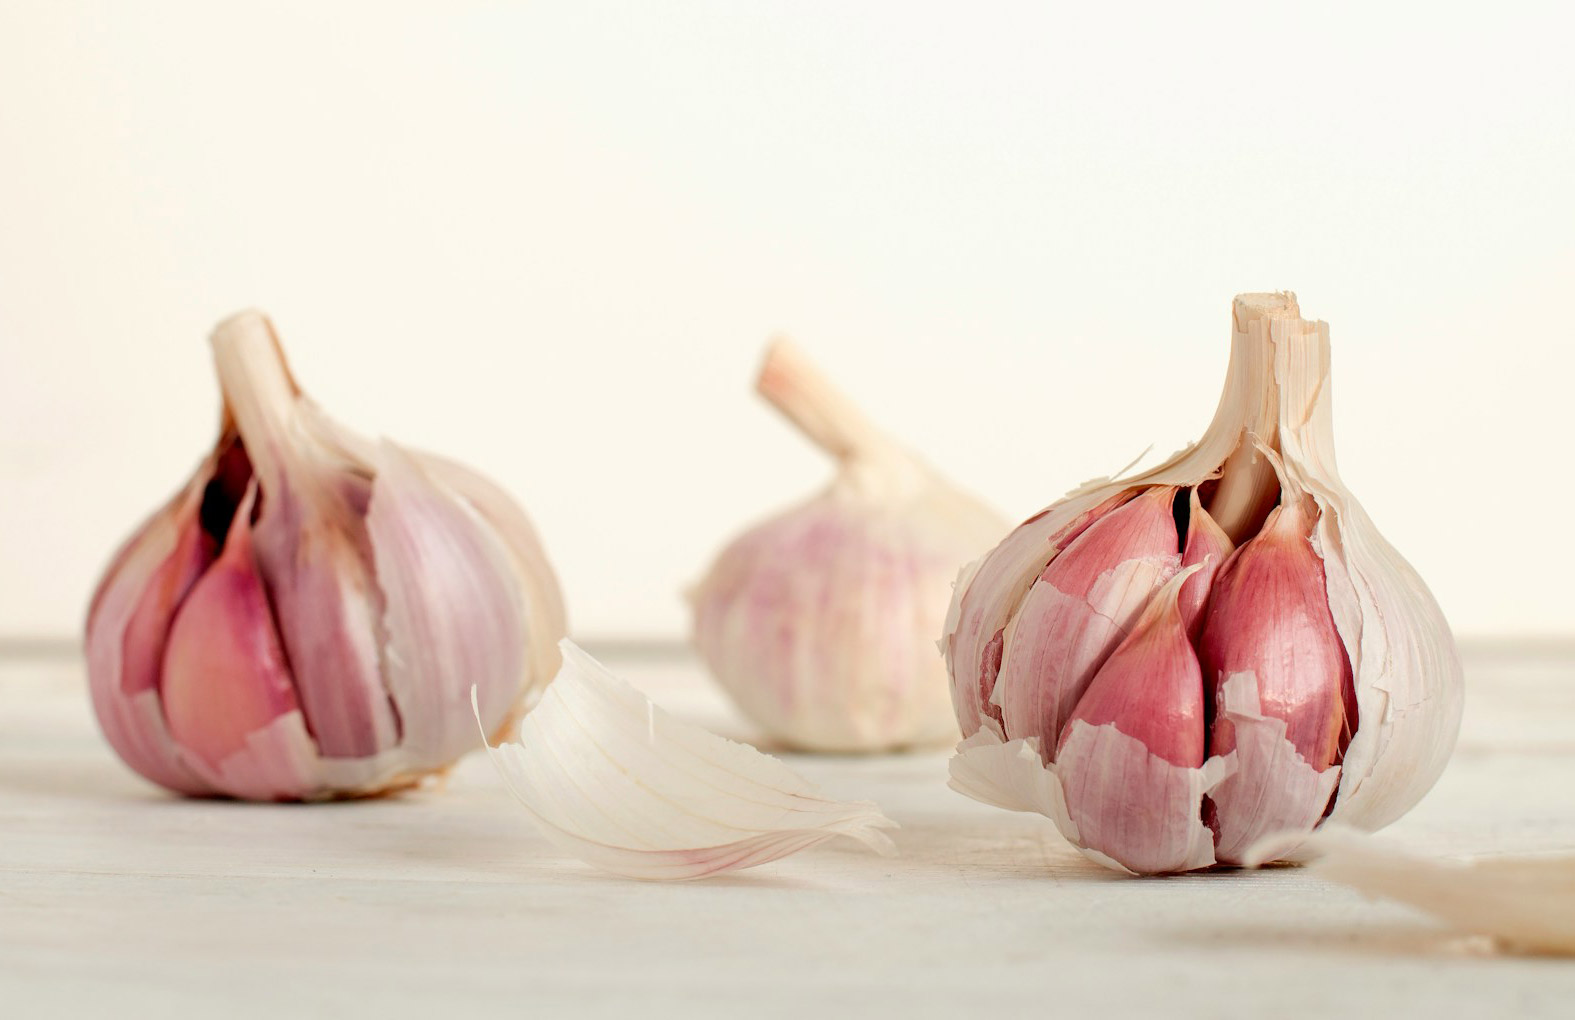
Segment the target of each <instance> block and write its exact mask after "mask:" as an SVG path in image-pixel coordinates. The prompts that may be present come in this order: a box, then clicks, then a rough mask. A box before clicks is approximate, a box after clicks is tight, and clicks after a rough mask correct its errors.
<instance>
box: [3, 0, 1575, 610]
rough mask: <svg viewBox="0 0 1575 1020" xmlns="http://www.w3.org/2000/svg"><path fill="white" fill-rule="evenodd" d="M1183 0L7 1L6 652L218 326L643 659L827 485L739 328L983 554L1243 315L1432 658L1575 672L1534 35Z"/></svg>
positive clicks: (1567, 247)
mask: <svg viewBox="0 0 1575 1020" xmlns="http://www.w3.org/2000/svg"><path fill="white" fill-rule="evenodd" d="M254 7H256V8H257V9H255V10H254V9H253V8H254ZM1197 7H1198V5H1191V4H1186V5H1173V7H1172V9H1171V10H1170V11H1169V12H1158V13H1156V12H1154V11H1150V10H1149V9H1148V8H1146V7H1144V8H1141V9H1120V8H1118V7H1115V6H1109V5H1098V4H1081V5H1075V6H1068V7H1066V8H1064V9H1052V8H1051V5H1044V4H1032V5H1024V6H1020V7H1019V6H997V5H980V4H957V5H952V6H945V7H942V6H929V5H918V4H911V3H910V4H883V5H876V4H849V3H845V2H843V3H828V4H812V3H803V2H795V3H783V4H759V3H756V4H698V3H672V2H668V3H662V4H638V3H627V4H611V5H609V4H600V3H584V2H579V3H562V4H518V5H510V4H460V5H454V4H437V3H433V4H429V5H394V4H389V3H376V4H373V3H335V4H330V5H321V4H284V5H280V4H269V5H236V4H217V5H215V4H195V3H194V4H136V5H132V4H104V5H91V4H83V3H78V2H70V3H64V2H55V3H36V4H28V3H24V4H17V3H6V4H4V5H3V6H0V358H3V360H0V635H3V636H10V637H15V636H45V637H48V636H63V635H70V634H72V633H74V632H75V631H76V630H77V628H78V627H79V625H80V617H81V614H82V611H83V608H84V606H85V603H86V599H87V596H88V593H89V592H90V590H91V586H92V584H93V582H94V579H95V577H96V575H97V573H98V571H99V569H100V568H101V566H102V564H103V561H104V560H105V558H106V557H107V556H108V555H109V553H110V552H111V550H112V549H113V547H114V546H115V544H116V543H117V542H118V541H120V539H121V538H122V537H123V535H124V534H125V533H126V532H128V531H129V530H130V529H131V528H132V527H133V526H134V525H135V524H136V523H137V522H138V520H140V519H141V517H142V516H144V515H145V514H146V513H148V512H149V511H150V510H151V509H152V508H153V507H154V506H155V505H156V504H157V503H159V502H160V501H162V500H163V499H164V498H165V497H166V496H167V495H168V493H169V492H170V491H172V490H173V489H174V488H175V487H176V486H177V485H178V484H179V483H180V482H181V481H182V480H183V479H184V477H185V476H186V475H187V474H188V473H189V472H190V470H191V468H192V466H193V465H194V463H195V462H196V460H197V459H198V458H199V457H200V456H201V455H202V454H203V453H204V451H205V450H206V448H207V444H209V443H210V442H211V439H212V434H213V431H214V426H215V417H216V413H217V395H216V389H215V385H214V383H213V381H212V377H211V373H210V370H209V365H208V361H207V358H208V354H207V349H206V343H205V337H206V334H207V331H208V329H209V328H210V327H211V326H212V324H213V323H214V322H215V321H217V320H218V319H219V318H220V317H222V316H224V315H226V314H228V313H229V312H231V311H234V310H236V309H238V308H241V307H245V306H248V305H258V306H261V307H263V308H265V309H267V310H268V311H269V312H270V313H271V314H272V315H273V317H274V319H275V321H276V322H277V324H278V325H279V327H280V329H281V331H282V333H283V335H284V338H285V341H286V344H287V346H288V347H289V350H290V352H291V355H292V357H293V360H294V364H295V369H296V373H297V376H298V378H300V379H301V380H302V382H303V384H304V385H305V386H306V387H307V388H308V390H309V391H311V392H312V393H313V394H314V395H315V396H316V397H317V398H318V399H319V400H320V401H321V402H322V403H323V404H324V405H325V406H326V407H327V408H328V409H329V410H330V411H331V412H332V413H333V414H335V415H336V416H337V417H338V418H339V419H340V420H342V421H344V422H346V423H348V424H351V425H353V426H356V427H358V428H361V429H363V430H364V431H367V432H381V433H386V434H388V435H391V436H392V437H394V438H396V439H401V440H404V441H407V442H410V443H413V444H416V445H420V446H424V447H427V448H430V449H436V450H441V451H445V452H447V453H450V454H452V455H455V456H458V457H460V458H461V459H464V460H468V461H470V462H472V463H473V464H475V465H476V466H478V467H480V468H482V469H483V470H485V471H487V472H488V473H490V474H492V475H494V476H495V477H497V478H498V479H499V480H501V481H502V482H504V483H505V484H506V485H507V486H508V487H509V488H511V489H512V490H513V491H514V492H515V493H516V494H517V495H518V496H519V497H520V499H521V501H522V502H523V503H524V504H525V505H526V507H527V508H528V509H529V511H530V512H531V514H532V515H533V516H534V517H535V518H536V520H537V523H538V525H539V527H540V529H541V531H542V532H543V535H544V537H545V539H546V541H547V543H548V547H549V550H550V551H551V553H552V555H553V558H554V560H555V562H556V564H557V566H558V568H559V571H560V573H561V574H562V577H563V579H564V582H565V586H566V589H567V593H568V596H569V606H570V612H571V616H572V620H573V622H574V624H575V625H576V630H577V631H578V632H579V633H580V634H581V635H582V636H583V635H591V636H612V635H622V636H638V637H669V636H678V635H680V634H681V633H683V631H684V629H685V627H686V625H687V624H686V616H685V611H684V607H683V604H682V602H681V600H680V598H679V591H680V589H681V587H682V586H683V585H684V583H685V582H687V581H688V580H691V579H692V578H694V577H695V576H696V575H697V574H698V573H699V572H700V571H701V570H702V569H703V567H704V565H705V563H706V562H707V560H708V558H709V557H710V555H711V553H712V552H713V551H714V550H715V548H716V547H717V546H718V545H719V543H720V542H721V541H722V540H723V539H724V538H725V537H726V536H727V535H728V534H730V533H731V532H733V531H735V530H736V529H737V528H739V527H741V526H743V525H744V524H745V523H747V522H748V521H749V520H750V519H752V518H754V517H756V516H759V515H760V514H763V513H765V512H768V511H770V510H773V509H775V508H776V507H778V506H779V505H780V504H782V503H784V502H785V501H788V500H792V499H797V498H800V497H802V496H803V495H805V494H807V493H808V492H809V491H811V490H812V489H813V488H814V487H816V486H817V485H819V484H821V483H822V481H823V480H824V478H825V477H826V474H827V472H828V470H829V468H828V466H827V464H826V463H825V462H824V461H823V460H821V459H820V458H819V457H818V456H817V455H816V454H815V453H814V452H813V451H812V450H811V449H810V448H808V447H807V446H806V445H804V444H803V443H801V442H800V441H799V440H798V439H797V438H796V437H795V436H794V435H793V434H791V432H790V431H789V430H788V428H787V427H786V426H785V425H784V424H783V423H782V422H781V421H780V420H778V419H777V418H776V417H775V416H774V414H773V413H772V412H771V411H770V410H769V409H767V408H766V407H765V406H764V405H762V404H761V403H760V402H759V401H758V400H757V399H756V398H754V397H753V395H752V393H751V390H750V385H751V382H752V373H753V371H754V369H755V366H756V362H757V359H758V356H759V350H760V346H761V344H762V342H763V341H764V339H765V337H766V336H767V334H768V333H770V332H771V331H773V330H785V331H789V332H791V333H793V334H794V335H795V336H797V337H798V338H799V339H800V341H801V342H802V343H803V344H804V345H805V346H806V347H807V348H808V349H809V350H810V351H811V352H812V353H814V354H815V355H816V356H817V357H818V358H819V359H820V360H821V361H822V362H823V363H824V364H825V366H826V367H827V369H828V370H829V371H830V372H831V373H832V374H833V375H834V376H835V377H836V378H838V379H839V380H840V381H841V383H842V384H843V385H844V387H845V388H846V389H848V390H849V391H852V392H854V393H855V394H857V395H858V396H859V397H860V398H861V399H862V401H863V402H864V403H865V405H866V406H867V408H868V410H869V412H870V413H871V415H872V416H874V417H876V418H877V419H878V420H880V421H881V422H883V423H884V424H885V425H886V426H888V427H889V428H890V429H891V430H892V431H893V432H895V433H898V434H899V435H901V436H903V437H905V438H906V439H907V440H908V441H909V442H910V443H912V444H913V445H915V446H917V447H919V448H920V449H922V450H924V451H925V452H926V454H927V455H928V456H929V458H930V459H931V460H932V461H933V462H935V463H936V464H938V465H940V466H941V467H942V468H943V469H944V470H945V471H946V472H948V473H949V474H951V475H952V476H954V477H955V478H956V479H958V480H960V481H961V482H963V483H965V484H966V485H967V486H969V487H971V488H973V489H975V490H976V491H978V492H979V493H981V494H983V495H984V496H986V497H987V498H988V499H989V500H991V501H992V502H994V503H996V504H997V505H998V506H1000V507H1001V508H1002V509H1003V510H1004V511H1006V512H1008V513H1009V514H1011V515H1012V516H1014V517H1021V516H1025V515H1027V514H1028V513H1030V512H1032V511H1034V510H1037V509H1038V508H1039V507H1040V506H1042V505H1044V504H1046V503H1048V502H1050V501H1051V500H1053V499H1055V498H1056V497H1058V496H1059V495H1061V494H1062V493H1063V492H1064V491H1065V490H1066V489H1068V488H1069V487H1071V486H1073V485H1074V484H1076V483H1078V482H1080V481H1082V480H1083V479H1085V478H1088V477H1090V476H1094V475H1100V474H1106V473H1108V472H1110V471H1113V470H1115V469H1117V468H1119V467H1121V466H1122V465H1124V464H1126V463H1127V462H1128V461H1129V460H1130V459H1131V458H1132V457H1133V456H1134V455H1136V454H1137V453H1138V452H1139V451H1141V450H1142V449H1144V448H1145V447H1147V446H1149V445H1150V444H1151V443H1152V444H1154V446H1155V448H1156V450H1157V451H1158V452H1162V453H1163V452H1169V451H1170V450H1171V449H1173V448H1175V447H1177V446H1179V445H1181V444H1182V443H1184V442H1186V441H1188V440H1189V439H1192V438H1195V437H1196V436H1197V434H1198V433H1199V432H1200V431H1201V429H1202V427H1203V425H1204V424H1205V422H1206V421H1207V419H1208V416H1209V413H1210V412H1211V411H1212V409H1213V406H1214V402H1215V399H1216V397H1217V393H1218V386H1219V382H1220V378H1221V375H1222V372H1223V367H1224V360H1225V351H1226V343H1227V339H1228V322H1229V318H1228V315H1229V304H1230V299H1231V296H1232V295H1233V294H1235V293H1236V292H1238V291H1244V290H1263V289H1275V288H1288V289H1293V290H1296V291H1297V292H1298V293H1299V295H1300V297H1301V301H1302V308H1303V311H1304V314H1307V315H1308V316H1310V317H1320V318H1324V319H1327V320H1328V321H1329V322H1330V323H1331V325H1332V329H1333V338H1334V344H1335V359H1336V362H1335V364H1336V375H1335V379H1336V404H1335V411H1336V421H1337V430H1338V438H1339V441H1340V451H1339V452H1340V460H1341V465H1342V468H1343V471H1344V474H1345V476H1346V480H1347V482H1348V483H1349V484H1350V486H1351V488H1352V489H1353V490H1354V491H1355V492H1356V493H1357V495H1358V496H1359V497H1361V498H1362V500H1363V501H1364V503H1365V504H1366V505H1367V507H1368V509H1369V511H1370V512H1371V513H1372V515H1373V517H1374V518H1375V519H1376V520H1377V522H1378V524H1379V526H1380V528H1382V529H1383V530H1384V531H1385V532H1386V533H1387V534H1388V535H1389V537H1390V538H1391V539H1392V540H1393V541H1394V542H1395V544H1396V545H1397V546H1399V548H1400V549H1401V551H1402V552H1404V553H1405V554H1406V555H1407V556H1408V557H1409V558H1410V559H1411V560H1412V562H1413V563H1415V564H1416V565H1417V567H1418V568H1419V569H1420V570H1421V572H1422V574H1423V576H1424V577H1425V578H1427V580H1428V581H1429V583H1430V584H1431V585H1432V587H1433V590H1434V591H1435V593H1436V594H1437V595H1438V597H1439V599H1440V601H1441V602H1442V603H1443V604H1444V607H1445V609H1446V611H1447V612H1448V613H1449V615H1450V617H1451V619H1452V620H1453V621H1454V623H1455V626H1456V629H1457V630H1458V631H1460V632H1463V633H1467V634H1473V635H1479V634H1489V633H1505V634H1517V635H1529V634H1568V633H1569V632H1570V631H1571V629H1572V627H1575V611H1572V610H1575V594H1572V586H1571V584H1570V578H1571V576H1572V575H1575V542H1571V541H1570V540H1569V538H1568V537H1567V532H1568V531H1569V529H1570V527H1571V523H1570V521H1571V517H1570V512H1569V511H1570V508H1571V507H1572V505H1575V483H1572V482H1571V478H1570V476H1571V471H1570V464H1569V447H1568V434H1569V424H1568V423H1569V417H1570V412H1571V404H1572V400H1571V398H1570V395H1569V391H1570V386H1571V376H1572V374H1575V327H1572V325H1571V322H1572V319H1571V316H1570V312H1569V309H1570V298H1571V294H1572V284H1575V240H1572V236H1575V197H1572V192H1575V184H1572V181H1575V142H1572V131H1575V60H1572V59H1571V56H1570V51H1569V40H1570V37H1571V36H1570V32H1569V26H1568V25H1567V24H1561V23H1559V21H1558V20H1557V19H1556V17H1555V15H1554V14H1553V13H1551V12H1552V11H1553V10H1555V8H1552V7H1549V8H1545V9H1534V8H1522V7H1517V6H1515V5H1504V4H1496V5H1493V6H1492V8H1491V10H1486V9H1484V10H1483V11H1482V12H1481V13H1480V14H1478V15H1475V16H1467V15H1458V16H1457V15H1455V14H1452V13H1449V12H1448V11H1447V9H1445V8H1444V7H1442V6H1430V7H1428V8H1427V10H1428V11H1429V13H1428V14H1427V16H1426V17H1425V18H1416V17H1412V16H1410V15H1409V14H1407V13H1404V12H1406V11H1409V10H1412V9H1413V8H1412V6H1411V5H1402V6H1397V7H1395V8H1392V9H1390V10H1389V11H1388V12H1386V11H1385V10H1384V9H1383V8H1382V7H1381V6H1380V7H1379V8H1377V9H1375V8H1374V7H1373V6H1372V5H1366V4H1364V5H1354V6H1352V7H1349V8H1338V7H1337V8H1333V9H1331V8H1328V7H1326V6H1325V5H1287V7H1286V13H1283V14H1280V13H1275V12H1274V10H1272V9H1271V8H1272V7H1273V5H1265V4H1253V5H1245V6H1242V7H1240V8H1238V9H1228V8H1224V7H1214V6H1210V7H1209V8H1208V9H1207V10H1199V9H1197Z"/></svg>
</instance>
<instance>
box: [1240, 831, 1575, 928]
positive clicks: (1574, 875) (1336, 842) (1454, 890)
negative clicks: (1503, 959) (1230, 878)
mask: <svg viewBox="0 0 1575 1020" xmlns="http://www.w3.org/2000/svg"><path fill="white" fill-rule="evenodd" d="M1269 842H1270V844H1274V843H1275V840H1273V839H1272V838H1271V839H1270V841H1269ZM1274 849H1275V848H1274V847H1273V846H1269V847H1264V846H1262V845H1260V846H1259V847H1255V848H1254V849H1253V850H1252V851H1250V852H1249V854H1248V863H1249V864H1255V863H1258V862H1259V861H1260V860H1264V859H1268V858H1271V857H1273V856H1274ZM1301 850H1302V853H1303V854H1305V855H1307V856H1309V857H1310V858H1311V859H1312V865H1311V868H1310V870H1311V871H1312V873H1313V874H1315V875H1317V876H1318V877H1319V878H1324V879H1327V880H1329V881H1331V882H1338V883H1340V884H1341V885H1345V886H1349V887H1351V888H1352V889H1355V890H1357V891H1358V892H1361V893H1363V894H1364V895H1366V896H1370V897H1377V898H1383V899H1388V900H1395V901H1397V902H1399V903H1405V904H1407V905H1409V906H1412V907H1415V908H1416V909H1418V910H1421V911H1423V912H1425V913H1428V914H1431V915H1433V916H1434V917H1436V918H1438V919H1440V920H1442V921H1444V922H1445V923H1447V924H1449V925H1450V926H1451V927H1453V928H1455V929H1457V930H1458V931H1461V932H1466V933H1470V934H1474V935H1486V936H1489V937H1491V938H1492V939H1494V940H1495V941H1496V942H1498V943H1500V944H1502V945H1503V946H1504V947H1506V948H1509V949H1512V950H1516V951H1523V952H1531V953H1547V954H1557V955H1563V956H1575V857H1571V856H1569V855H1567V854H1565V855H1551V854H1550V855H1539V856H1493V857H1478V858H1474V859H1471V860H1463V861H1448V860H1444V861H1439V860H1431V859H1429V858H1426V857H1419V856H1417V855H1416V854H1412V853H1407V852H1405V851H1403V850H1399V849H1396V848H1394V847H1392V846H1390V845H1389V844H1388V843H1387V842H1385V841H1384V840H1382V839H1381V838H1378V837H1374V836H1369V835H1366V834H1364V833H1361V832H1357V831H1356V830H1353V829H1349V828H1346V827H1344V826H1340V825H1331V826H1327V827H1325V828H1322V829H1320V830H1319V831H1318V832H1316V833H1314V834H1313V835H1312V836H1311V837H1310V838H1308V839H1307V840H1306V841H1305V842H1304V843H1303V844H1302V847H1301Z"/></svg>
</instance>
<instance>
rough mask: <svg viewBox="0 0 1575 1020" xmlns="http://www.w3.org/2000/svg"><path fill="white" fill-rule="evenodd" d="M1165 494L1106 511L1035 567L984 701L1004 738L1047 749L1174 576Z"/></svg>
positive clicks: (1155, 492) (1174, 547)
mask: <svg viewBox="0 0 1575 1020" xmlns="http://www.w3.org/2000/svg"><path fill="white" fill-rule="evenodd" d="M1174 498H1175V490H1173V489H1169V488H1166V487H1156V488H1153V489H1150V490H1148V491H1147V492H1145V493H1143V494H1142V495H1141V496H1139V497H1137V498H1136V499H1133V500H1131V501H1130V502H1128V503H1126V504H1124V505H1123V506H1121V507H1119V508H1117V509H1115V510H1112V511H1110V512H1109V513H1107V514H1106V515H1105V516H1103V517H1101V518H1100V519H1099V520H1098V521H1096V522H1094V523H1093V524H1091V525H1090V526H1089V527H1088V529H1087V530H1086V531H1084V532H1083V533H1082V534H1081V535H1079V536H1078V537H1077V538H1076V539H1074V540H1073V541H1072V542H1071V543H1070V544H1068V545H1067V547H1066V549H1065V551H1064V552H1062V553H1061V554H1060V555H1058V556H1056V557H1055V559H1054V560H1052V561H1051V562H1050V564H1049V566H1048V567H1046V568H1045V571H1044V573H1042V574H1041V575H1040V577H1039V579H1038V580H1037V581H1036V582H1034V585H1033V587H1032V589H1031V590H1030V591H1029V592H1028V595H1027V597H1026V598H1025V599H1024V601H1023V604H1022V609H1021V611H1020V612H1019V613H1018V615H1017V616H1016V617H1015V618H1014V620H1013V621H1012V623H1011V624H1010V625H1009V627H1008V628H1007V630H1006V632H1005V643H1004V650H1003V654H1002V660H1001V671H1000V675H999V676H998V677H997V678H996V681H995V685H994V690H993V692H992V694H991V700H992V701H993V702H994V703H995V704H997V705H999V706H1000V709H1001V718H1002V721H1003V722H1004V724H1005V726H1006V729H1007V731H1008V732H1011V733H1013V734H1015V735H1017V736H1037V737H1039V738H1040V740H1041V742H1042V743H1041V746H1042V747H1043V748H1044V749H1045V750H1046V751H1050V750H1053V748H1054V744H1055V741H1056V738H1057V737H1058V736H1059V735H1060V733H1061V730H1062V728H1063V727H1064V726H1065V725H1066V722H1067V720H1068V719H1069V718H1070V717H1071V714H1072V709H1073V706H1075V705H1076V704H1077V701H1078V699H1079V698H1080V697H1082V695H1083V692H1084V691H1085V690H1086V689H1087V687H1088V684H1089V681H1091V680H1092V679H1093V677H1094V673H1095V672H1096V671H1097V670H1098V669H1099V667H1100V665H1102V664H1103V663H1104V661H1105V659H1106V657H1107V656H1109V655H1110V653H1111V652H1112V651H1114V650H1115V648H1116V646H1117V645H1118V644H1120V642H1121V640H1122V639H1123V638H1125V637H1126V636H1127V634H1128V632H1129V631H1130V629H1131V627H1132V626H1133V624H1134V623H1136V621H1137V618H1138V616H1139V615H1140V614H1141V613H1142V611H1143V607H1144V606H1145V605H1146V604H1147V603H1148V602H1149V601H1150V598H1151V596H1153V594H1154V592H1155V590H1156V589H1158V588H1159V587H1160V586H1161V585H1163V584H1164V583H1165V582H1166V581H1167V580H1168V579H1169V578H1170V577H1171V576H1172V575H1174V574H1175V573H1176V571H1177V569H1179V567H1180V564H1181V556H1180V553H1179V551H1178V546H1179V545H1180V543H1179V541H1178V539H1177V537H1176V525H1175V520H1174V517H1173V516H1172V512H1171V505H1172V502H1173V500H1174Z"/></svg>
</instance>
